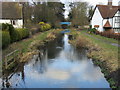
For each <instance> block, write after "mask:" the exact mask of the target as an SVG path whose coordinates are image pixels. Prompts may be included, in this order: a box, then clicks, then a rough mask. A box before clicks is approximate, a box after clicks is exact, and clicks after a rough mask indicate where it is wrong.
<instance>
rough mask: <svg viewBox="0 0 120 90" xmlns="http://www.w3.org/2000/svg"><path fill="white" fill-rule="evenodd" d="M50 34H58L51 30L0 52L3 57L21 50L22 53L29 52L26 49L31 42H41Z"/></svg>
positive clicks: (57, 31) (56, 31)
mask: <svg viewBox="0 0 120 90" xmlns="http://www.w3.org/2000/svg"><path fill="white" fill-rule="evenodd" d="M50 32H55V33H59V30H55V29H51V30H49V31H46V32H40V33H37V34H35V35H34V36H32V37H31V38H27V39H24V40H22V41H19V42H15V43H13V44H11V45H9V47H7V48H6V49H4V50H2V52H3V56H5V55H7V54H8V53H10V52H12V51H14V50H16V49H19V50H21V51H22V53H25V52H27V51H28V50H29V49H28V48H29V45H30V44H31V43H32V42H33V41H35V40H40V41H43V40H44V39H45V38H46V37H47V35H48V33H50Z"/></svg>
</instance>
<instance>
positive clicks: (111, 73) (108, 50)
mask: <svg viewBox="0 0 120 90" xmlns="http://www.w3.org/2000/svg"><path fill="white" fill-rule="evenodd" d="M70 34H72V35H73V40H71V41H70V42H71V43H72V44H74V45H75V46H76V47H77V48H87V49H88V53H87V55H88V57H90V58H92V59H93V61H94V63H95V64H97V65H99V66H100V67H101V71H102V72H103V73H104V75H105V77H106V78H107V80H108V82H109V83H110V85H111V87H112V88H115V87H118V84H119V83H118V81H119V77H118V71H119V67H118V64H119V63H118V47H116V46H112V45H110V44H109V43H106V42H104V41H105V40H108V41H110V42H113V43H117V40H113V39H109V38H105V37H101V36H98V35H92V36H93V37H91V36H89V35H87V34H85V31H76V30H72V31H71V33H70ZM95 38H100V39H101V40H97V39H95Z"/></svg>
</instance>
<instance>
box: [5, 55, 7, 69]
mask: <svg viewBox="0 0 120 90" xmlns="http://www.w3.org/2000/svg"><path fill="white" fill-rule="evenodd" d="M5 69H7V59H6V57H5Z"/></svg>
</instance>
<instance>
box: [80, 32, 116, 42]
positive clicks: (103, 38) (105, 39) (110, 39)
mask: <svg viewBox="0 0 120 90" xmlns="http://www.w3.org/2000/svg"><path fill="white" fill-rule="evenodd" d="M81 32H82V33H87V30H82V31H81ZM90 35H91V36H93V37H96V38H98V39H101V40H104V41H108V42H111V43H116V44H118V40H116V39H113V38H107V37H104V36H100V35H95V34H92V33H91V34H90Z"/></svg>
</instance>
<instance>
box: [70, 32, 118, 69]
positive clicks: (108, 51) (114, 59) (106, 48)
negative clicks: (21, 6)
mask: <svg viewBox="0 0 120 90" xmlns="http://www.w3.org/2000/svg"><path fill="white" fill-rule="evenodd" d="M84 32H85V31H82V32H78V31H75V30H72V31H71V33H70V34H72V35H76V34H77V36H80V37H81V38H86V39H87V41H89V42H88V45H90V44H92V45H95V46H97V47H98V48H101V50H100V51H99V52H98V51H96V52H95V51H94V52H93V53H92V54H93V55H92V56H93V57H96V58H97V59H98V56H100V57H102V59H104V60H106V61H108V63H109V65H108V66H110V67H111V68H112V69H113V70H116V69H117V65H118V47H116V46H113V45H111V44H109V43H106V42H104V41H101V40H97V39H95V38H93V37H90V36H88V35H86V34H85V33H84ZM94 36H95V35H94ZM100 37H101V36H100ZM102 39H104V38H102ZM105 39H106V38H105ZM110 40H112V39H110ZM115 42H116V40H115ZM100 59H101V58H100Z"/></svg>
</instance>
